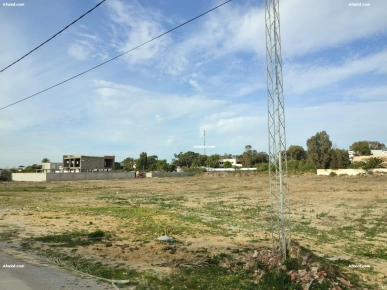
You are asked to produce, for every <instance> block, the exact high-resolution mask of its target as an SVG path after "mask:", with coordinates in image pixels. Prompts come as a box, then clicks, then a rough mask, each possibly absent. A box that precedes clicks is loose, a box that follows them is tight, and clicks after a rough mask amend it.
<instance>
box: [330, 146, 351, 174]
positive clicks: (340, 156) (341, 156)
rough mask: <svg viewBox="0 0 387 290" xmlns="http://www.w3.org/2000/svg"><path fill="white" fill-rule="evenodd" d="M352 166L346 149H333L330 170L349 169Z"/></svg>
mask: <svg viewBox="0 0 387 290" xmlns="http://www.w3.org/2000/svg"><path fill="white" fill-rule="evenodd" d="M350 164H351V161H350V159H349V154H348V151H347V150H345V149H332V150H331V161H330V164H329V168H330V169H344V168H348V166H349V165H350Z"/></svg>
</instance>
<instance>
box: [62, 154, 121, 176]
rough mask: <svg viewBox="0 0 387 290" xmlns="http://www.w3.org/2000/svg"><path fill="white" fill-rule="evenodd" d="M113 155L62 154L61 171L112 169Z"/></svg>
mask: <svg viewBox="0 0 387 290" xmlns="http://www.w3.org/2000/svg"><path fill="white" fill-rule="evenodd" d="M114 161H115V156H107V155H105V156H103V157H97V156H85V155H63V171H70V172H91V171H109V170H113V169H114Z"/></svg>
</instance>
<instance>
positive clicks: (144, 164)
mask: <svg viewBox="0 0 387 290" xmlns="http://www.w3.org/2000/svg"><path fill="white" fill-rule="evenodd" d="M136 169H138V170H147V169H148V156H147V154H146V152H142V153H141V154H140V158H139V159H138V160H137V162H136Z"/></svg>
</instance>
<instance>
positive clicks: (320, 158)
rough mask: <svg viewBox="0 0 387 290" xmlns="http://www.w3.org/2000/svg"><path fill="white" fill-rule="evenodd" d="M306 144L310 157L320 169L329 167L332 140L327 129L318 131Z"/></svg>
mask: <svg viewBox="0 0 387 290" xmlns="http://www.w3.org/2000/svg"><path fill="white" fill-rule="evenodd" d="M306 144H307V146H308V157H309V158H310V159H311V160H312V161H313V164H314V165H315V167H316V168H318V169H327V168H328V167H329V164H330V161H331V149H332V142H331V141H330V140H329V135H328V134H327V132H326V131H322V132H319V133H317V134H316V135H314V136H312V137H310V138H309V139H308V140H307V141H306Z"/></svg>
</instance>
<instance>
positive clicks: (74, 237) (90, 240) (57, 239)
mask: <svg viewBox="0 0 387 290" xmlns="http://www.w3.org/2000/svg"><path fill="white" fill-rule="evenodd" d="M104 236H105V233H104V232H103V231H101V230H96V231H94V232H91V233H86V232H81V231H76V232H65V233H63V234H57V235H47V236H42V237H36V238H33V240H35V241H39V242H43V243H47V244H52V246H55V247H70V248H74V247H76V246H87V245H92V244H94V243H97V242H100V241H101V240H102V238H103V237H104Z"/></svg>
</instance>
